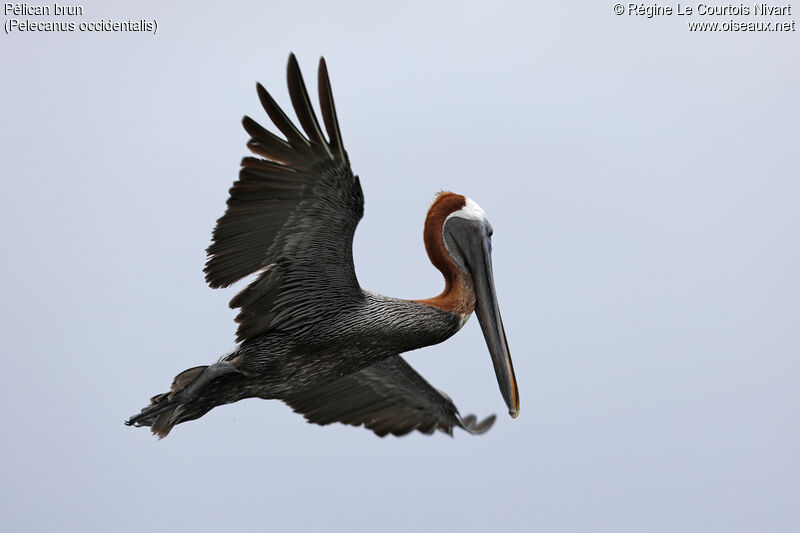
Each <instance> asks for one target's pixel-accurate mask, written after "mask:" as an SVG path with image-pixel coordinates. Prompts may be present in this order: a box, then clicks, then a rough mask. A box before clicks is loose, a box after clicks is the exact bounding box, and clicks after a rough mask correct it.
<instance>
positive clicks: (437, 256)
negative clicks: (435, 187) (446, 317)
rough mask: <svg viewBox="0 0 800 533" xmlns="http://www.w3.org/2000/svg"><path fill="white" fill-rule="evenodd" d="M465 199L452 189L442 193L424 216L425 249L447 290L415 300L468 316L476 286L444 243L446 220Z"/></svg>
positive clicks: (471, 308)
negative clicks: (454, 259) (442, 277)
mask: <svg viewBox="0 0 800 533" xmlns="http://www.w3.org/2000/svg"><path fill="white" fill-rule="evenodd" d="M465 204H466V198H464V197H463V196H461V195H460V194H454V193H451V192H442V193H439V196H438V197H437V198H436V200H435V201H434V202H433V205H432V206H431V208H430V209H429V210H428V216H427V217H426V218H425V231H424V238H425V250H427V252H428V257H429V258H430V260H431V263H433V266H435V267H436V268H437V269H439V271H440V272H441V273H442V275H443V276H444V291H442V293H441V294H440V295H439V296H434V297H433V298H426V299H424V300H414V301H416V302H420V303H423V304H426V305H430V306H433V307H436V308H437V309H441V310H442V311H447V312H450V313H455V314H457V315H462V316H463V315H468V314H470V313H471V312H472V311H473V310H474V309H475V288H474V286H473V283H472V277H471V276H470V275H469V274H467V273H466V272H463V271H461V269H459V268H458V266H457V265H456V264H455V262H453V259H452V258H451V257H450V253H449V252H448V251H447V248H446V247H445V244H444V234H443V229H444V223H445V220H446V219H447V216H448V215H449V214H450V213H452V212H453V211H457V210H459V209H461V208H462V207H464V205H465Z"/></svg>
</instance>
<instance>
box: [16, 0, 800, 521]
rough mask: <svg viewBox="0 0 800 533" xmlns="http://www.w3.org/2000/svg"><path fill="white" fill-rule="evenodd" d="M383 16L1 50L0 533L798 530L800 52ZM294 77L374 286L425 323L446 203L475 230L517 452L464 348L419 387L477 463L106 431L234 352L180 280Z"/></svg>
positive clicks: (108, 13) (428, 371)
mask: <svg viewBox="0 0 800 533" xmlns="http://www.w3.org/2000/svg"><path fill="white" fill-rule="evenodd" d="M381 4H383V3H379V2H359V3H351V2H324V3H323V2H319V3H312V2H291V3H290V2H273V1H261V2H245V3H238V4H235V3H231V4H223V3H219V2H218V3H214V4H209V5H206V6H200V5H198V3H196V2H183V3H171V4H170V5H169V6H166V5H163V3H162V2H155V1H143V2H88V1H87V2H86V3H84V4H83V6H84V9H85V13H86V14H85V15H84V17H81V18H78V19H75V20H76V21H78V22H79V21H81V20H84V21H95V20H100V19H103V18H105V19H108V18H112V19H114V20H129V19H133V20H138V19H139V18H145V19H157V20H158V23H159V30H158V33H157V34H156V35H155V36H154V35H148V34H122V33H105V34H81V33H79V32H76V33H73V34H41V33H39V34H24V35H23V34H12V35H10V36H9V35H3V36H2V44H1V45H0V54H2V70H3V73H2V80H3V82H2V84H1V85H0V103H1V104H2V119H1V120H0V122H1V123H2V125H1V126H0V136H1V137H0V159H1V160H2V181H1V182H0V183H1V184H2V185H1V187H2V189H0V201H1V202H2V207H0V218H1V219H2V236H1V238H2V241H0V246H2V261H1V262H0V275H1V276H2V279H3V281H4V284H5V288H4V293H3V297H2V304H0V305H2V307H1V308H0V311H1V312H2V315H0V333H1V334H2V337H1V342H2V344H1V345H0V348H1V349H2V357H3V359H2V361H3V371H2V374H0V375H1V376H2V377H0V382H1V383H2V388H0V390H1V391H2V392H1V393H0V394H1V395H2V396H0V415H2V422H3V427H4V429H3V433H2V435H3V436H2V438H0V457H2V459H0V467H1V468H2V476H0V490H1V492H2V494H0V529H2V530H3V531H104V532H108V531H115V532H116V531H120V532H126V531H168V530H169V531H265V530H271V531H380V532H401V531H412V530H427V531H542V532H573V531H574V532H578V531H580V532H583V531H592V532H594V531H602V532H612V533H620V532H637V533H638V532H662V531H664V532H667V531H669V532H680V533H686V532H714V531H719V532H726V533H729V532H795V531H800V506H798V502H799V501H800V460H799V459H798V451H800V430H799V429H798V415H800V412H799V411H800V409H799V407H800V392H798V385H799V383H798V382H799V381H800V329H799V328H798V318H800V304H799V303H798V302H799V301H800V281H798V273H799V272H800V248H799V247H798V238H799V237H800V210H799V209H798V207H799V206H800V173H798V153H799V151H800V142H799V141H800V135H799V134H798V120H799V119H800V107H799V106H798V100H797V99H798V95H800V69H798V65H799V64H800V37H799V36H798V33H797V32H795V33H788V34H765V33H706V34H697V33H689V32H688V30H687V27H686V21H685V20H684V19H681V18H679V17H676V16H673V17H661V18H654V19H646V18H643V17H629V16H621V17H620V16H616V15H614V14H613V12H612V2H572V3H569V4H565V3H561V2H547V3H545V2H505V3H496V4H495V6H494V7H488V5H486V4H475V3H469V2H434V3H430V2H424V3H413V2H412V3H409V2H404V3H393V4H391V6H390V7H387V6H386V5H381ZM798 8H800V6H798ZM6 18H8V17H6ZM6 18H4V22H5V20H6ZM791 18H793V17H788V18H787V19H785V20H790V19H791ZM694 20H703V19H701V18H699V17H698V18H695V19H694ZM707 20H708V19H707ZM710 20H717V21H719V22H725V21H727V20H729V17H721V18H719V19H710ZM740 20H741V19H740ZM746 20H758V19H756V18H755V17H748V18H746ZM781 20H784V19H781ZM290 51H294V52H295V53H296V54H297V56H298V58H299V60H300V65H301V67H302V69H303V71H304V73H305V74H306V79H307V80H308V81H309V85H310V87H309V89H310V92H311V93H312V95H313V97H314V98H315V99H316V82H315V69H316V65H317V61H318V58H319V56H320V55H324V56H325V57H326V59H327V61H328V65H329V68H330V72H331V78H332V83H333V90H334V95H335V98H336V103H337V107H338V111H339V117H340V122H341V127H342V132H343V138H344V141H345V145H346V147H347V149H348V151H349V153H350V157H351V160H352V164H353V168H354V170H355V171H356V172H357V173H358V174H359V175H360V176H361V180H362V183H363V188H364V193H365V196H366V214H365V217H364V220H363V221H362V224H361V225H360V227H359V229H358V231H357V233H356V242H355V261H356V270H357V273H358V276H359V279H360V281H361V283H362V285H363V286H364V287H367V288H370V289H372V290H376V291H379V292H383V293H386V294H390V295H393V296H398V297H406V298H421V297H427V296H432V295H435V294H436V293H438V291H439V290H440V289H441V286H442V282H441V279H440V277H439V274H438V273H437V272H436V271H435V269H433V267H431V266H430V264H429V262H428V259H427V257H426V255H425V252H424V248H423V245H422V223H423V220H424V216H425V212H426V209H427V207H428V205H429V204H430V202H431V201H432V200H433V197H434V194H435V193H436V192H437V191H439V190H441V189H451V190H453V191H456V192H458V193H462V194H466V195H468V196H470V197H471V198H473V199H475V201H477V202H478V203H479V204H480V205H481V206H482V207H483V208H484V209H485V211H486V213H487V214H488V216H489V219H490V220H491V222H492V224H493V226H494V228H495V237H494V270H495V275H496V282H497V287H498V292H499V300H500V305H501V309H502V312H503V316H504V319H505V325H506V331H507V333H508V338H509V343H510V346H511V352H512V355H513V357H514V363H515V367H516V371H517V377H518V380H519V385H520V392H521V400H522V411H521V415H520V417H519V418H518V419H517V420H511V419H510V418H509V417H508V416H507V415H506V414H505V407H504V405H503V402H502V399H501V396H500V393H499V391H498V390H497V384H496V380H495V377H494V375H493V372H492V367H491V363H490V359H489V356H488V352H487V349H486V347H485V344H484V342H483V339H482V337H481V334H480V328H479V327H478V323H477V321H476V320H475V319H474V318H473V319H472V320H471V321H470V322H469V323H468V325H467V326H466V327H465V328H464V330H463V331H462V332H461V333H459V334H458V335H456V336H455V337H454V338H453V339H451V340H449V341H448V342H446V343H444V344H442V345H440V346H436V347H434V348H428V349H424V350H421V351H419V352H416V353H412V354H410V355H409V359H410V361H411V363H412V364H413V365H414V366H415V367H416V368H417V369H419V370H420V372H421V373H422V374H423V375H424V376H425V377H426V378H427V379H429V380H430V381H431V382H432V383H433V384H434V385H435V386H436V387H438V388H441V389H443V390H445V391H447V392H448V393H449V394H450V395H451V396H452V397H453V398H454V400H455V402H456V404H457V405H458V406H459V407H460V408H461V411H462V412H463V413H465V414H466V413H473V412H474V413H477V414H478V415H480V416H484V415H487V414H490V413H492V412H496V413H498V415H499V418H498V421H497V423H496V424H495V426H494V428H493V429H492V430H491V431H490V432H489V433H488V434H486V435H483V436H480V437H472V436H470V435H468V434H466V433H464V432H457V434H456V435H455V437H454V438H452V439H451V438H449V437H447V436H445V435H443V434H437V435H436V436H433V437H427V436H423V435H412V436H408V437H404V438H394V437H388V438H385V439H379V438H377V437H375V436H374V435H373V434H372V433H370V432H368V431H365V430H364V429H356V428H352V427H345V426H341V425H335V426H328V427H318V426H312V425H309V424H306V423H305V421H304V420H303V419H302V417H300V416H299V415H295V414H293V413H292V412H291V411H290V409H289V408H287V407H286V406H285V405H283V404H280V403H278V402H265V401H259V400H250V401H245V402H241V403H239V404H235V405H232V406H225V407H222V408H219V409H216V410H214V411H212V412H211V413H209V414H208V415H207V416H205V417H204V418H203V419H201V420H199V421H196V422H191V423H188V424H184V425H181V426H178V427H177V428H176V429H175V430H174V431H173V433H172V434H171V435H170V436H169V438H167V439H166V440H163V441H161V442H158V441H156V440H155V439H154V438H153V437H152V436H151V435H150V434H149V432H148V431H147V430H146V429H135V428H128V427H125V426H123V424H122V422H123V420H125V419H126V418H127V417H128V416H129V415H131V414H133V413H135V412H138V410H139V408H140V407H142V406H143V405H144V404H145V403H146V401H147V398H149V397H150V396H151V395H153V394H155V393H158V392H162V391H164V390H165V389H166V388H167V387H168V386H169V383H170V381H171V379H172V377H173V376H174V375H175V374H176V373H178V372H180V371H181V370H183V369H185V368H187V367H190V366H195V365H197V364H204V363H209V362H211V361H213V360H215V359H216V358H217V357H218V356H219V355H221V354H222V353H224V352H226V351H227V350H229V349H230V348H232V347H233V333H234V323H233V316H234V312H233V311H231V310H230V309H228V308H227V301H228V300H229V299H230V298H231V297H232V296H233V294H234V291H232V290H228V291H213V290H211V289H209V288H207V287H206V285H205V283H204V281H203V275H202V267H203V263H204V259H205V252H204V249H205V247H206V246H207V245H208V244H209V240H210V232H211V229H212V227H213V225H214V222H215V220H216V219H217V217H219V216H220V215H221V214H222V213H223V211H224V207H225V200H226V198H227V189H228V187H229V186H230V184H231V183H232V181H233V180H234V179H235V177H236V175H237V171H238V163H239V159H240V157H241V156H243V155H246V154H247V151H246V149H245V146H244V143H245V142H246V139H247V136H246V134H245V132H244V131H243V130H242V128H241V126H240V122H239V121H240V119H241V116H242V115H243V114H245V113H247V114H251V115H252V116H254V117H256V118H257V119H258V120H260V121H262V122H264V123H266V122H267V120H266V115H265V113H264V112H263V111H262V110H260V107H259V104H258V100H257V97H256V93H255V90H254V88H255V82H256V81H260V82H262V83H263V84H264V85H265V86H266V87H267V88H268V89H269V90H270V91H271V92H272V93H273V94H274V96H275V97H276V99H277V100H278V102H280V103H281V104H283V105H288V102H289V99H288V95H287V90H286V84H285V66H286V59H287V57H288V54H289V52H290Z"/></svg>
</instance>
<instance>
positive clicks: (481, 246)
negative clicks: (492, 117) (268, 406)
mask: <svg viewBox="0 0 800 533" xmlns="http://www.w3.org/2000/svg"><path fill="white" fill-rule="evenodd" d="M287 77H288V84H289V95H290V96H291V100H292V105H293V107H294V110H295V113H296V115H297V118H298V120H299V122H300V125H301V126H302V128H303V131H300V130H299V129H298V128H297V127H296V126H295V125H294V124H293V123H292V121H291V120H290V119H289V118H288V117H287V116H286V114H285V113H284V112H283V111H282V110H281V108H280V107H278V105H277V104H276V103H275V100H273V99H272V97H271V96H270V95H269V93H268V92H267V91H266V90H265V89H264V87H262V86H261V85H260V84H257V85H256V88H257V91H258V96H259V99H260V100H261V104H262V105H263V106H264V109H265V110H266V112H267V115H269V118H270V119H271V120H272V122H273V123H274V124H275V126H276V127H277V128H278V130H280V132H281V133H282V134H283V136H284V137H285V139H283V138H280V137H278V136H276V135H274V134H272V133H270V132H269V131H267V130H266V129H264V128H263V127H262V126H260V125H259V124H258V123H256V122H255V121H254V120H253V119H251V118H250V117H244V119H243V124H244V128H245V130H247V132H248V133H249V134H250V136H251V137H252V138H251V139H250V141H249V142H248V143H247V146H248V148H249V149H250V150H251V151H252V152H253V153H254V154H256V155H258V156H260V157H245V158H244V159H243V160H242V168H241V171H240V173H239V180H238V181H236V182H235V183H234V184H233V187H232V188H231V189H230V198H229V199H228V207H227V210H226V211H225V214H224V215H223V216H222V218H220V219H219V220H218V221H217V226H216V228H215V229H214V233H213V241H212V244H211V246H210V247H209V248H208V250H207V252H208V261H207V262H206V266H205V274H206V281H207V282H208V284H209V285H210V286H211V287H214V288H218V287H227V286H229V285H231V284H232V283H234V282H236V281H237V280H240V279H242V278H243V277H245V276H247V275H249V274H253V273H256V272H260V274H259V275H258V277H257V279H256V280H255V281H253V282H252V283H250V285H248V286H247V287H246V288H245V289H244V290H243V291H242V292H240V293H239V294H237V295H236V296H235V297H234V298H233V299H232V300H231V302H230V305H231V307H232V308H238V309H239V310H240V312H239V315H238V316H237V317H236V321H237V322H238V323H239V327H238V330H237V337H238V338H237V342H238V343H239V344H238V346H237V347H236V348H235V349H234V350H233V351H232V352H231V353H229V354H227V355H225V356H223V357H222V358H221V359H220V360H219V361H217V362H216V363H214V364H212V365H209V366H198V367H195V368H190V369H188V370H185V371H183V372H181V373H180V374H178V375H177V376H176V377H175V379H174V381H173V382H172V387H171V390H170V391H169V392H165V393H163V394H159V395H157V396H154V397H153V398H152V399H151V400H150V405H148V406H147V407H145V408H144V409H142V411H141V413H139V414H137V415H134V416H132V417H131V418H130V419H129V420H128V421H127V422H126V424H128V425H131V424H133V425H135V426H151V430H152V432H153V433H154V434H156V435H158V436H159V437H165V436H166V435H167V434H168V433H169V432H170V430H171V429H172V427H173V426H174V425H175V424H179V423H181V422H186V421H187V420H194V419H196V418H199V417H201V416H203V415H204V414H205V413H207V412H208V411H209V410H211V409H213V408H214V407H216V406H218V405H222V404H226V403H231V402H236V401H238V400H241V399H243V398H251V397H257V398H264V399H280V400H283V401H284V402H286V403H287V404H288V405H289V406H291V407H292V408H293V409H294V410H295V411H296V412H298V413H301V414H303V415H304V416H305V417H306V418H307V419H308V421H309V422H313V423H316V424H329V423H332V422H342V423H344V424H351V425H354V426H359V425H362V424H363V425H364V426H365V427H367V428H368V429H371V430H372V431H374V432H375V433H377V434H378V435H380V436H383V435H386V434H387V433H392V434H394V435H404V434H406V433H409V432H410V431H413V430H419V431H421V432H423V433H432V432H433V431H434V430H435V429H440V430H442V431H445V432H447V433H449V434H451V435H452V429H453V427H456V426H457V427H460V428H463V429H465V430H467V431H468V432H470V433H483V432H484V431H486V430H487V429H489V427H491V425H492V424H493V423H494V419H495V416H494V415H492V416H490V417H488V418H486V419H485V420H483V421H481V422H477V419H476V417H475V416H473V415H470V416H467V417H463V418H462V417H461V416H460V415H459V412H458V409H456V407H455V405H454V404H453V402H452V401H451V400H450V398H449V397H448V396H447V395H446V394H444V393H442V392H440V391H438V390H436V389H435V388H433V387H432V386H431V385H430V384H429V383H428V382H427V381H425V379H423V378H422V376H420V375H419V374H418V373H417V372H415V371H414V369H412V368H411V367H410V366H409V365H408V363H406V362H405V361H404V360H403V358H402V357H400V355H399V354H401V353H403V352H407V351H409V350H415V349H417V348H422V347H423V346H429V345H432V344H437V343H440V342H442V341H444V340H445V339H447V338H449V337H450V336H452V335H453V334H455V333H456V332H457V331H458V330H459V329H461V327H462V326H463V325H464V323H465V322H466V321H467V319H468V318H469V316H470V314H472V312H473V310H474V311H475V312H476V314H477V315H478V320H479V322H480V325H481V328H482V330H483V334H484V336H485V338H486V343H487V345H488V348H489V353H490V354H491V356H492V361H493V363H494V370H495V373H496V375H497V381H498V383H499V385H500V392H501V393H502V395H503V398H504V400H505V402H506V405H507V406H508V410H509V413H510V414H511V416H512V417H516V416H517V413H518V412H519V394H518V391H517V383H516V379H515V377H514V368H513V366H512V364H511V356H510V353H509V349H508V343H507V342H506V335H505V331H504V330H503V322H502V320H501V318H500V311H499V308H498V305H497V297H496V295H495V288H494V281H493V278H492V262H491V246H492V245H491V236H492V227H491V225H490V224H489V222H488V220H487V219H486V215H485V214H484V212H483V210H482V209H481V208H480V207H479V206H478V204H476V203H475V202H473V201H472V200H470V199H469V198H466V197H464V196H461V195H459V194H454V193H451V192H442V193H439V195H438V196H437V197H436V200H435V201H434V202H433V205H431V207H430V209H429V211H428V214H427V217H426V219H425V228H424V239H425V248H426V250H427V252H428V256H429V257H430V260H431V262H432V263H433V265H434V266H435V267H436V268H437V269H439V270H440V271H441V272H442V274H443V275H444V282H445V288H444V291H443V292H442V293H441V294H440V295H439V296H435V297H433V298H428V299H425V300H401V299H398V298H390V297H388V296H382V295H380V294H376V293H374V292H370V291H367V290H364V289H362V288H361V287H360V286H359V284H358V280H357V279H356V274H355V270H354V267H353V250H352V245H353V233H354V232H355V229H356V225H357V224H358V221H359V220H360V219H361V217H362V215H363V212H364V196H363V193H362V190H361V185H360V183H359V179H358V177H357V176H355V175H354V174H353V172H352V171H351V170H350V162H349V159H348V156H347V152H346V151H345V149H344V145H343V144H342V136H341V133H340V131H339V123H338V121H337V118H336V109H335V107H334V103H333V96H332V94H331V86H330V81H329V79H328V70H327V67H326V65H325V60H324V59H320V63H319V78H318V82H319V95H320V96H319V98H320V107H321V110H322V118H323V121H324V125H325V130H326V131H327V134H328V140H326V138H325V135H324V134H323V132H322V129H321V128H320V125H319V122H318V121H317V117H316V115H315V114H314V111H313V109H312V107H311V102H310V100H309V98H308V93H307V92H306V87H305V83H304V82H303V77H302V75H301V73H300V68H299V67H298V65H297V60H296V59H295V57H294V55H293V54H292V55H290V56H289V65H288V73H287Z"/></svg>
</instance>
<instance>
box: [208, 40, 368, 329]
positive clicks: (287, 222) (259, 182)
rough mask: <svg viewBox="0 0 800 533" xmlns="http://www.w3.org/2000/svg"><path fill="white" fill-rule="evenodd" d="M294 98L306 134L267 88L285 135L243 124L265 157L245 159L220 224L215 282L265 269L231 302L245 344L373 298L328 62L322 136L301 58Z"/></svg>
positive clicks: (291, 76)
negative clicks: (357, 244)
mask: <svg viewBox="0 0 800 533" xmlns="http://www.w3.org/2000/svg"><path fill="white" fill-rule="evenodd" d="M287 78H288V85H289V95H290V97H291V100H292V106H293V107H294V110H295V113H296V115H297V118H298V120H299V122H300V125H301V126H302V128H303V131H300V130H299V129H298V128H297V127H296V126H295V125H294V124H293V123H292V121H291V120H290V119H289V118H288V117H287V116H286V114H285V113H284V112H283V111H282V110H281V108H280V107H278V105H277V104H276V103H275V100H273V99H272V97H271V96H270V95H269V93H268V92H267V91H266V90H265V89H264V87H262V86H261V85H260V84H258V85H257V86H256V88H257V90H258V96H259V98H260V100H261V104H262V105H263V106H264V109H265V110H266V112H267V114H268V115H269V117H270V119H271V120H272V122H273V123H274V125H275V127H276V128H277V129H278V130H280V132H281V133H282V134H283V136H284V137H285V139H283V138H280V137H278V136H277V135H274V134H273V133H271V132H269V131H267V130H266V129H265V128H263V127H262V126H260V125H259V124H258V123H257V122H256V121H254V120H253V119H251V118H250V117H244V120H243V121H242V123H243V125H244V128H245V130H247V132H248V133H249V134H250V136H251V139H250V141H249V142H248V143H247V146H248V148H250V150H251V151H252V152H253V153H255V154H256V155H259V156H261V157H260V158H257V157H245V158H244V159H243V160H242V169H241V171H240V173H239V180H238V181H236V182H235V183H234V184H233V187H232V188H231V190H230V198H229V199H228V208H227V210H226V211H225V214H224V215H223V216H222V218H220V219H219V220H218V221H217V226H216V228H215V229H214V234H213V242H212V244H211V246H209V248H208V250H207V252H208V256H209V258H208V261H207V262H206V267H205V273H206V281H207V282H208V284H209V285H211V286H212V287H214V288H217V287H227V286H228V285H230V284H232V283H234V282H235V281H237V280H239V279H241V278H243V277H245V276H247V275H249V274H252V273H254V272H257V271H259V270H262V269H263V272H262V273H261V275H260V276H259V277H258V278H257V279H256V281H254V282H253V283H251V284H250V285H249V286H248V287H247V288H246V289H244V290H243V291H242V292H241V293H239V294H238V295H237V296H236V297H234V298H233V299H232V300H231V307H233V308H236V307H238V308H240V309H241V311H240V313H239V315H238V316H237V317H236V321H237V322H238V323H239V328H238V330H237V337H238V338H237V340H238V341H243V340H246V339H251V338H253V337H256V336H258V335H261V334H263V333H266V332H267V331H270V330H273V329H284V330H288V329H296V328H302V327H304V326H306V325H309V324H313V323H315V322H318V321H320V320H324V319H325V318H326V317H332V316H335V314H336V311H337V309H338V310H340V309H341V306H342V303H343V302H345V303H346V302H357V301H360V300H361V299H362V298H363V295H362V292H361V289H360V287H359V285H358V280H357V279H356V275H355V270H354V268H353V233H354V232H355V229H356V225H357V224H358V221H359V220H361V217H362V215H363V213H364V194H363V192H362V190H361V184H360V183H359V181H358V177H356V176H354V175H353V172H352V171H351V170H350V163H349V161H348V157H347V152H345V150H344V146H343V144H342V136H341V134H340V132H339V124H338V120H337V118H336V108H335V107H334V103H333V96H332V94H331V87H330V81H329V79H328V71H327V67H326V66H325V60H324V59H320V63H319V93H320V107H321V110H322V118H323V121H324V124H325V129H326V130H327V133H328V137H329V139H330V140H326V139H325V136H324V135H323V133H322V130H321V128H320V125H319V122H318V121H317V117H316V115H315V113H314V110H313V108H312V106H311V102H310V100H309V98H308V93H307V91H306V87H305V83H304V82H303V77H302V74H301V73H300V67H299V66H298V65H297V60H296V59H295V57H294V54H292V55H290V56H289V65H288V67H287Z"/></svg>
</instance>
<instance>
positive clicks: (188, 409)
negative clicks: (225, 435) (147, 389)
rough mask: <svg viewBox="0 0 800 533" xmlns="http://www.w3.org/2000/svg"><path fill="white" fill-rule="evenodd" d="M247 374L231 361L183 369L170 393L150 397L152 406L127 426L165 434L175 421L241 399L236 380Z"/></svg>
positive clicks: (173, 382)
mask: <svg viewBox="0 0 800 533" xmlns="http://www.w3.org/2000/svg"><path fill="white" fill-rule="evenodd" d="M244 377H245V376H244V374H242V373H240V372H239V371H238V370H236V368H235V367H234V366H233V365H231V364H230V363H228V362H220V363H216V364H214V365H211V366H196V367H194V368H189V369H187V370H184V371H183V372H181V373H180V374H178V375H177V376H175V379H174V380H173V381H172V386H171V387H170V391H169V392H164V393H161V394H157V395H155V396H153V397H152V398H150V405H148V406H147V407H145V408H143V409H142V411H141V412H140V413H139V414H136V415H133V416H132V417H130V418H129V419H128V420H127V421H126V422H125V425H127V426H136V427H140V426H150V430H151V431H152V432H153V434H154V435H157V436H158V438H159V439H163V438H164V437H166V436H167V435H168V434H169V432H170V431H171V430H172V428H173V427H174V426H175V425H176V424H180V423H181V422H187V421H189V420H195V419H197V418H200V417H201V416H203V415H204V414H206V413H207V412H209V411H210V410H211V409H213V408H214V407H216V406H218V405H222V404H224V403H230V402H233V401H236V400H239V399H241V394H240V393H239V391H237V389H236V387H231V385H234V383H235V382H238V381H240V380H241V379H244Z"/></svg>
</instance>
